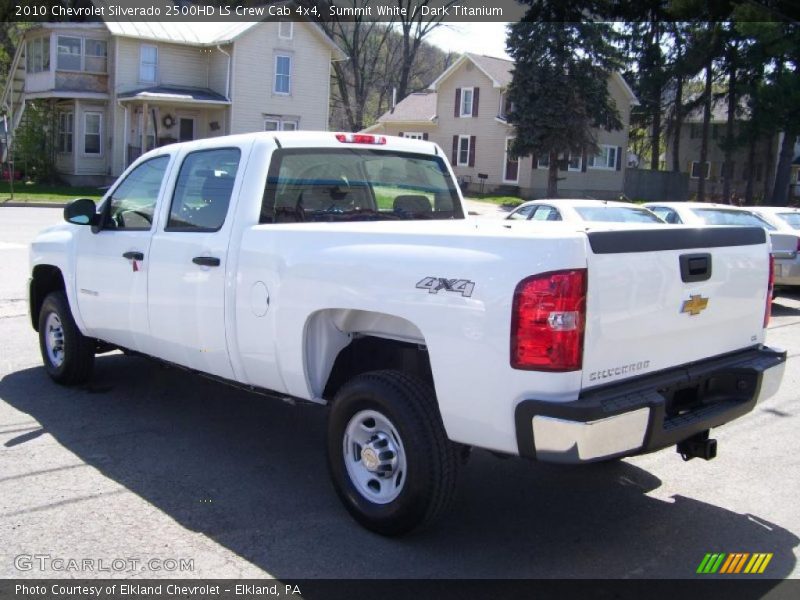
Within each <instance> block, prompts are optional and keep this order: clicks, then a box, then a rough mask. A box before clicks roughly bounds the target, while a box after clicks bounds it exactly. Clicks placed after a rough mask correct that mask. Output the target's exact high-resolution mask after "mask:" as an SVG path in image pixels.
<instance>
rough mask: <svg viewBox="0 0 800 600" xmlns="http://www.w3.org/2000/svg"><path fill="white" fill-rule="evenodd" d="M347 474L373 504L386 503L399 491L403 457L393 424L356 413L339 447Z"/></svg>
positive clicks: (374, 413)
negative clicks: (340, 447)
mask: <svg viewBox="0 0 800 600" xmlns="http://www.w3.org/2000/svg"><path fill="white" fill-rule="evenodd" d="M342 450H343V453H344V462H345V466H346V467H347V474H348V475H349V476H350V481H352V483H353V485H354V486H355V488H356V489H357V490H358V492H359V493H360V494H361V495H362V496H364V498H366V499H367V500H369V501H371V502H375V503H377V504H388V503H389V502H391V501H392V500H394V499H395V498H397V496H399V495H400V492H401V491H402V490H403V486H404V484H405V479H406V458H405V451H404V449H403V442H402V440H401V439H400V435H399V433H398V432H397V428H396V427H395V426H394V424H393V423H392V422H391V421H390V420H389V419H388V418H387V417H386V416H385V415H383V414H381V413H379V412H377V411H374V410H362V411H361V412H358V413H356V414H355V415H353V417H352V418H351V419H350V422H349V423H348V424H347V428H346V429H345V433H344V440H343V444H342Z"/></svg>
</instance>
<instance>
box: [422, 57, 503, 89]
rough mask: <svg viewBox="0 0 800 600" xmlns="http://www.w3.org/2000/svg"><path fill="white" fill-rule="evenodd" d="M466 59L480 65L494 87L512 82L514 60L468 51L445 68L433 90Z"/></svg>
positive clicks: (431, 86)
mask: <svg viewBox="0 0 800 600" xmlns="http://www.w3.org/2000/svg"><path fill="white" fill-rule="evenodd" d="M466 61H471V62H472V64H474V65H475V66H476V67H478V69H479V70H480V71H481V72H483V74H484V75H486V77H488V78H489V79H490V80H491V82H492V86H493V87H496V88H504V87H506V86H507V85H508V84H509V83H511V69H512V68H514V63H513V61H510V60H506V59H504V58H495V57H494V56H484V55H482V54H472V53H471V52H467V53H465V54H462V55H461V56H459V57H458V58H457V59H456V60H455V62H454V63H453V64H452V65H450V66H449V67H448V68H447V69H445V71H444V72H443V73H442V74H441V75H439V77H437V78H436V79H435V80H434V82H433V83H431V85H430V88H431V89H432V90H436V89H438V87H439V84H440V83H441V82H442V81H444V80H445V79H447V78H448V77H450V75H452V74H453V73H454V72H455V71H456V69H458V68H459V67H460V66H461V65H462V64H464V63H465V62H466Z"/></svg>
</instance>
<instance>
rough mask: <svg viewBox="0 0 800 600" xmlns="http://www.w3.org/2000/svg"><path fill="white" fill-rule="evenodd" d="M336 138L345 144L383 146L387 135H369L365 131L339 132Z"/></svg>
mask: <svg viewBox="0 0 800 600" xmlns="http://www.w3.org/2000/svg"><path fill="white" fill-rule="evenodd" d="M336 139H337V140H339V141H340V142H341V143H343V144H373V145H377V146H382V145H383V144H385V143H386V137H384V136H382V135H368V134H365V133H337V134H336Z"/></svg>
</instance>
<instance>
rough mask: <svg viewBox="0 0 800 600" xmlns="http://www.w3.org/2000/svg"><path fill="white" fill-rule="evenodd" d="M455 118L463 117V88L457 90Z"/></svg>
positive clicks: (454, 109)
mask: <svg viewBox="0 0 800 600" xmlns="http://www.w3.org/2000/svg"><path fill="white" fill-rule="evenodd" d="M453 116H454V117H460V116H461V88H456V105H455V107H454V108H453Z"/></svg>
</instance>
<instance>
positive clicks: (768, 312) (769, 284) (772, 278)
mask: <svg viewBox="0 0 800 600" xmlns="http://www.w3.org/2000/svg"><path fill="white" fill-rule="evenodd" d="M774 289H775V257H774V256H772V254H770V255H769V280H768V282H767V306H766V308H765V309H764V327H766V326H767V325H769V318H770V316H771V315H772V292H773V290H774Z"/></svg>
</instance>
